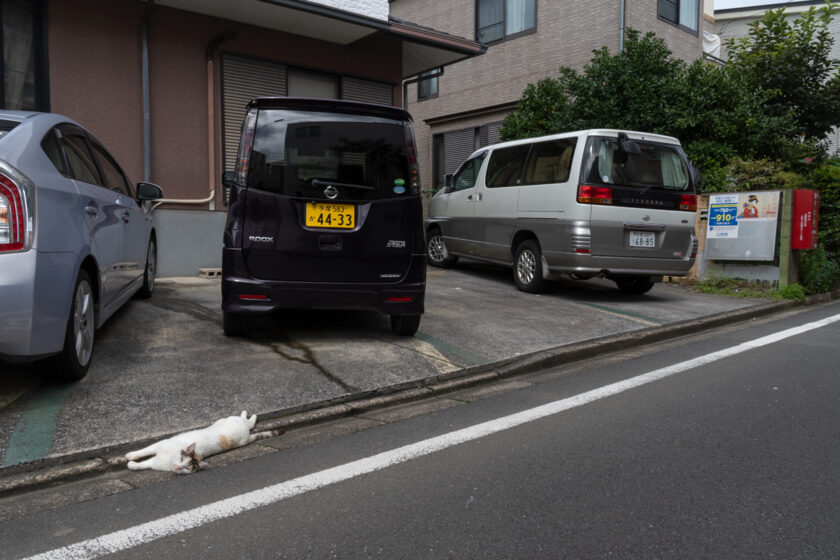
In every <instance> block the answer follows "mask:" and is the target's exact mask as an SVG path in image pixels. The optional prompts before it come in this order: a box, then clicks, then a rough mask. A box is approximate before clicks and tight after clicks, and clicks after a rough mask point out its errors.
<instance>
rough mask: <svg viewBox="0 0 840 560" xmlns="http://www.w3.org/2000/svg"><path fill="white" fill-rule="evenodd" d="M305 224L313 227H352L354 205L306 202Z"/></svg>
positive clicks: (354, 225) (354, 222)
mask: <svg viewBox="0 0 840 560" xmlns="http://www.w3.org/2000/svg"><path fill="white" fill-rule="evenodd" d="M306 225H307V226H308V227H313V228H338V229H353V228H354V227H356V206H355V205H353V204H329V203H326V202H307V203H306Z"/></svg>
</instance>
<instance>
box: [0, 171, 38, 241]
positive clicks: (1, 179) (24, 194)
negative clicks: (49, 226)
mask: <svg viewBox="0 0 840 560" xmlns="http://www.w3.org/2000/svg"><path fill="white" fill-rule="evenodd" d="M5 171H6V170H5V169H4V172H3V173H0V252H9V251H22V250H26V249H29V248H30V247H31V246H32V237H33V236H32V229H33V227H34V216H33V208H32V202H31V198H32V195H30V194H29V193H30V192H32V191H33V189H32V187H31V186H30V184H28V181H26V180H25V179H24V178H23V177H22V176H20V177H18V180H15V179H13V178H12V177H10V175H15V174H14V173H6V172H5Z"/></svg>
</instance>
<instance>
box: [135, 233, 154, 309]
mask: <svg viewBox="0 0 840 560" xmlns="http://www.w3.org/2000/svg"><path fill="white" fill-rule="evenodd" d="M156 273H157V245H155V238H154V237H152V238H151V239H149V249H148V250H147V251H146V269H145V270H144V271H143V285H142V286H141V287H140V290H139V291H138V292H137V297H139V298H142V299H148V298H150V297H152V293H154V291H155V274H156Z"/></svg>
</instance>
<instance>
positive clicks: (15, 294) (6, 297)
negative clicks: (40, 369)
mask: <svg viewBox="0 0 840 560" xmlns="http://www.w3.org/2000/svg"><path fill="white" fill-rule="evenodd" d="M75 264H76V255H74V254H72V253H40V252H38V251H36V250H34V249H33V250H30V251H25V252H21V253H10V254H4V255H2V257H0V358H2V359H4V360H8V361H31V360H35V359H38V358H41V357H44V356H47V355H49V354H54V353H56V352H59V351H60V350H61V347H62V346H63V345H64V334H65V330H66V328H67V317H68V313H69V310H70V297H71V295H72V291H73V284H72V283H73V280H74V278H73V273H74V271H75Z"/></svg>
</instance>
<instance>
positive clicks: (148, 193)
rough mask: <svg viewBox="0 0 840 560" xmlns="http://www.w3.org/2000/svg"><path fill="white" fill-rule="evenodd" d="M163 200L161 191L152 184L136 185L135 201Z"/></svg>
mask: <svg viewBox="0 0 840 560" xmlns="http://www.w3.org/2000/svg"><path fill="white" fill-rule="evenodd" d="M159 198H163V189H162V188H160V187H159V186H157V185H155V184H154V183H137V200H157V199H159Z"/></svg>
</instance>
